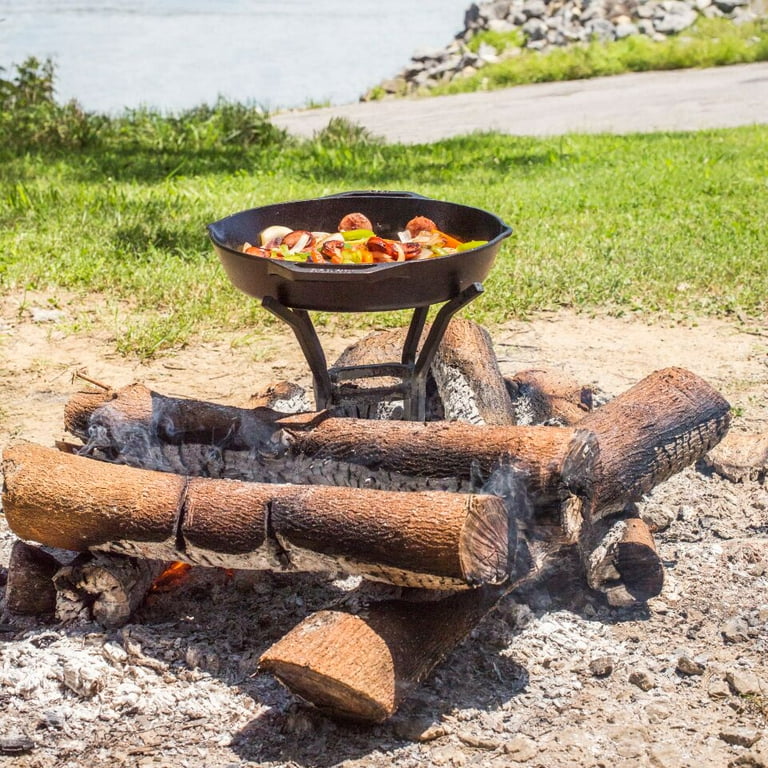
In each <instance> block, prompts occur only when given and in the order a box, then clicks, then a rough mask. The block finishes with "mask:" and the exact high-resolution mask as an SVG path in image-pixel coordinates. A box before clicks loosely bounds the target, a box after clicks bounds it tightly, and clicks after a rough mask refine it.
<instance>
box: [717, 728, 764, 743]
mask: <svg viewBox="0 0 768 768" xmlns="http://www.w3.org/2000/svg"><path fill="white" fill-rule="evenodd" d="M760 735H761V734H760V732H759V731H756V730H754V729H752V728H739V727H732V728H723V730H722V731H720V734H719V736H720V738H721V739H722V740H723V741H724V742H725V743H726V744H732V745H733V746H735V747H751V746H752V745H753V744H755V743H757V741H758V740H759V739H760Z"/></svg>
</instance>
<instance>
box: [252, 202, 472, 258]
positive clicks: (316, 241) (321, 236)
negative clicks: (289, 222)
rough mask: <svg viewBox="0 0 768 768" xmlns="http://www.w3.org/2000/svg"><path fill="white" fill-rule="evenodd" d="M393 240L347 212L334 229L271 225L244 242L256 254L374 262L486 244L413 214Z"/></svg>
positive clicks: (426, 255)
mask: <svg viewBox="0 0 768 768" xmlns="http://www.w3.org/2000/svg"><path fill="white" fill-rule="evenodd" d="M398 238H399V239H397V240H390V239H387V238H384V237H379V236H378V235H377V234H376V233H375V232H374V231H373V228H372V225H371V222H370V220H369V219H368V218H367V217H366V216H365V215H364V214H362V213H349V214H347V215H346V216H344V218H343V219H342V220H341V221H340V222H339V226H338V231H337V232H309V231H308V230H305V229H296V230H292V229H291V228H290V227H284V226H280V225H272V226H270V227H267V228H266V229H264V230H263V231H262V232H260V233H259V242H260V243H261V245H260V246H255V245H251V244H250V243H245V244H244V245H243V249H242V250H243V251H244V252H245V253H249V254H252V255H254V256H264V257H266V258H272V259H288V260H290V261H309V262H312V263H313V264H378V263H382V262H399V261H411V260H413V259H429V258H434V257H436V256H446V255H448V254H451V253H457V252H459V251H467V250H470V249H471V248H478V247H480V246H481V245H485V244H486V242H487V241H486V240H470V241H468V242H463V241H461V240H459V239H458V238H456V237H453V236H452V235H449V234H447V233H445V232H441V231H440V230H439V229H438V228H437V225H436V224H435V222H434V221H432V219H428V218H426V217H425V216H416V217H415V218H413V219H411V220H410V221H409V222H408V224H406V227H405V230H403V231H402V232H399V233H398Z"/></svg>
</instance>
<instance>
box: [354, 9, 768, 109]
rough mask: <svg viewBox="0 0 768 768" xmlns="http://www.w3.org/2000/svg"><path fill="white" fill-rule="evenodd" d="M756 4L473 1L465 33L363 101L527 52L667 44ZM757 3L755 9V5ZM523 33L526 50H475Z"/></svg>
mask: <svg viewBox="0 0 768 768" xmlns="http://www.w3.org/2000/svg"><path fill="white" fill-rule="evenodd" d="M757 2H758V0H752V1H750V0H486V1H485V2H481V3H479V4H478V3H473V4H472V5H471V6H470V7H469V9H468V10H467V12H466V14H465V16H464V29H463V30H462V31H461V32H459V33H458V34H457V35H456V37H455V38H454V39H453V40H452V41H451V42H450V43H449V44H448V45H447V46H445V47H444V48H440V49H437V50H424V51H417V52H416V53H414V55H413V57H412V58H411V61H410V63H409V64H408V65H407V66H406V67H405V68H404V69H403V70H402V71H401V72H400V73H399V74H398V75H397V76H396V77H394V78H392V79H391V80H387V81H385V82H383V83H381V84H380V85H379V86H378V88H376V89H374V91H372V92H371V93H369V94H367V95H366V96H364V97H363V100H364V101H365V100H367V99H368V98H371V97H372V95H373V93H374V92H375V93H376V95H377V96H380V95H381V92H382V91H383V92H384V93H385V94H397V95H403V94H408V93H413V92H415V91H417V90H420V89H425V88H426V89H428V88H430V87H433V86H434V85H437V84H441V83H446V82H449V81H451V80H453V79H456V78H460V77H467V76H469V75H473V74H475V73H476V72H477V71H478V70H479V69H481V68H482V67H484V66H486V65H487V64H491V63H496V62H498V61H501V60H502V59H505V58H510V57H512V56H517V55H519V54H520V52H521V50H522V49H529V50H535V51H546V50H548V49H551V48H553V47H559V46H560V47H561V46H566V45H571V44H573V43H587V42H589V41H592V40H600V41H604V42H610V41H613V40H620V39H622V38H625V37H629V36H631V35H645V36H647V37H650V38H651V39H653V40H656V41H662V40H664V39H665V38H666V37H668V36H670V35H676V34H678V33H680V32H682V31H683V30H685V29H687V28H689V27H690V26H691V25H692V24H693V23H694V22H695V21H696V20H697V19H698V18H699V17H700V16H704V17H707V18H728V19H731V20H733V21H734V22H736V23H738V22H743V21H750V20H753V19H755V18H757V16H758V15H760V14H759V9H758V7H757V4H756V3H757ZM753 6H754V7H753ZM515 30H517V31H518V34H519V39H520V46H519V47H518V46H515V45H510V46H508V47H507V48H505V49H504V50H501V51H499V50H498V49H497V48H496V47H495V46H493V45H490V44H487V43H481V44H480V46H479V47H477V50H476V51H475V50H472V49H470V47H469V45H468V43H469V41H470V40H471V39H472V38H473V37H474V36H475V35H477V34H478V33H480V32H485V31H491V32H501V33H510V32H514V31H515Z"/></svg>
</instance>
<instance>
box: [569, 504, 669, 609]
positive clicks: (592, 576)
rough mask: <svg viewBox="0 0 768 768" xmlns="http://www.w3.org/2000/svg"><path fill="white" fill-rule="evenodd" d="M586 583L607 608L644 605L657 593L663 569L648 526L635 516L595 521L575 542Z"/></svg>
mask: <svg viewBox="0 0 768 768" xmlns="http://www.w3.org/2000/svg"><path fill="white" fill-rule="evenodd" d="M579 550H580V553H581V556H582V559H583V563H584V567H585V573H586V578H587V584H589V586H590V587H591V588H592V589H594V590H597V591H600V592H602V593H603V594H604V595H605V597H606V600H607V601H608V604H609V605H612V606H630V605H637V604H638V603H644V602H646V601H647V600H649V599H650V598H652V597H656V596H657V595H659V594H660V593H661V589H662V586H663V584H664V569H663V567H662V564H661V560H660V559H659V556H658V554H657V552H656V545H655V543H654V541H653V536H652V534H651V531H650V529H649V528H648V525H647V524H646V523H645V522H644V521H643V520H641V519H640V518H639V517H636V516H634V517H627V518H623V517H620V518H609V519H603V520H598V521H597V522H596V523H595V524H594V525H593V526H590V527H589V529H588V530H587V531H585V535H584V536H582V538H581V539H580V540H579Z"/></svg>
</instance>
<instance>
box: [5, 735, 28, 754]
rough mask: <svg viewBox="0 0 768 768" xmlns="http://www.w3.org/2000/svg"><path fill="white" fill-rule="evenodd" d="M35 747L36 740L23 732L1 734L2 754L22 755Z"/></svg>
mask: <svg viewBox="0 0 768 768" xmlns="http://www.w3.org/2000/svg"><path fill="white" fill-rule="evenodd" d="M34 748H35V742H34V741H33V740H32V739H30V738H29V736H24V735H22V734H10V735H8V736H0V755H22V754H24V753H25V752H31V751H32V750H33V749H34Z"/></svg>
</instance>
